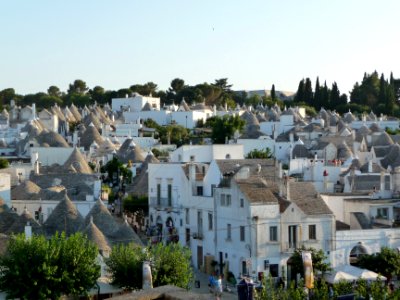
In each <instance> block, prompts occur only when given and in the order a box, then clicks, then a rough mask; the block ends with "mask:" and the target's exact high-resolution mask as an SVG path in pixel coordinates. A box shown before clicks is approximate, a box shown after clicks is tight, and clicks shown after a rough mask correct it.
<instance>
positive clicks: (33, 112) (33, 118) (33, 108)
mask: <svg viewBox="0 0 400 300" xmlns="http://www.w3.org/2000/svg"><path fill="white" fill-rule="evenodd" d="M32 120H36V103H32Z"/></svg>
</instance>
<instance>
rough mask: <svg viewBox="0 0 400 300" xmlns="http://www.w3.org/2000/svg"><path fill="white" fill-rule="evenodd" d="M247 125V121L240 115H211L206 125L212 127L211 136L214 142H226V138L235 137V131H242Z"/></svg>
mask: <svg viewBox="0 0 400 300" xmlns="http://www.w3.org/2000/svg"><path fill="white" fill-rule="evenodd" d="M244 125H245V121H244V120H242V119H241V118H240V117H239V116H237V115H234V116H228V115H225V116H223V117H218V116H215V117H211V118H209V119H208V120H207V121H206V124H205V126H206V127H210V128H212V134H211V138H212V140H213V142H214V143H217V144H224V143H225V139H226V138H227V139H230V138H232V137H233V135H234V133H235V131H236V130H237V131H239V132H241V131H242V130H243V127H244Z"/></svg>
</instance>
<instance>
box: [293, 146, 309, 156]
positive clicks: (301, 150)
mask: <svg viewBox="0 0 400 300" xmlns="http://www.w3.org/2000/svg"><path fill="white" fill-rule="evenodd" d="M309 156H310V153H309V152H308V150H307V148H306V147H305V146H304V145H300V144H297V145H295V146H294V148H293V151H292V157H293V158H307V157H309Z"/></svg>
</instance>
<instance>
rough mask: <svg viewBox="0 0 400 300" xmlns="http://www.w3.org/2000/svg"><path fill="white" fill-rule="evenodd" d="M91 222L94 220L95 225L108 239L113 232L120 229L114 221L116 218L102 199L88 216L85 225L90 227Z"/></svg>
mask: <svg viewBox="0 0 400 300" xmlns="http://www.w3.org/2000/svg"><path fill="white" fill-rule="evenodd" d="M91 220H93V223H94V224H96V226H97V227H98V228H99V229H100V230H101V232H102V233H104V234H105V236H107V237H110V236H112V234H113V232H114V231H116V230H117V228H118V224H117V222H116V221H115V220H114V217H113V216H112V215H111V213H110V212H109V210H108V209H107V207H106V206H105V205H104V203H103V201H102V200H100V199H99V200H97V201H96V204H95V205H94V206H93V207H92V209H91V210H90V212H89V213H88V214H87V216H86V218H85V222H84V223H85V225H86V226H87V225H89V223H90V221H91Z"/></svg>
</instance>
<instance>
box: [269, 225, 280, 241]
mask: <svg viewBox="0 0 400 300" xmlns="http://www.w3.org/2000/svg"><path fill="white" fill-rule="evenodd" d="M269 240H270V241H271V242H277V241H278V227H277V226H270V227H269Z"/></svg>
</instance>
